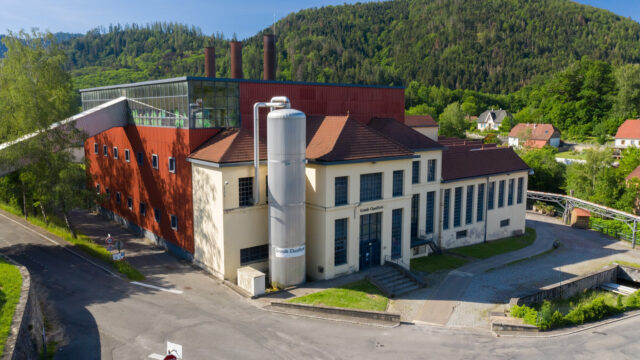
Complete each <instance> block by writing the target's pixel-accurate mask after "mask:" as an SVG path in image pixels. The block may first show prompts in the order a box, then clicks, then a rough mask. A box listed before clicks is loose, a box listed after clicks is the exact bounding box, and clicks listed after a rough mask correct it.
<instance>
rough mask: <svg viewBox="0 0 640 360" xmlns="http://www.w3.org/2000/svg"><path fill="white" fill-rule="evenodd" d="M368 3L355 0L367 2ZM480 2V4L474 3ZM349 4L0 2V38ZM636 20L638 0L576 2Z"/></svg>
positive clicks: (258, 16)
mask: <svg viewBox="0 0 640 360" xmlns="http://www.w3.org/2000/svg"><path fill="white" fill-rule="evenodd" d="M369 1H372V0H360V2H369ZM476 1H482V0H476ZM345 2H346V3H354V2H355V1H346V0H280V1H268V0H235V1H233V0H232V1H229V0H208V1H207V0H154V1H150V0H106V1H86V0H82V1H81V0H55V1H53V0H0V9H1V11H0V34H4V33H7V30H11V31H14V32H15V31H19V30H21V29H24V30H30V29H31V28H33V27H37V28H39V29H40V30H42V31H45V30H48V31H51V32H59V31H61V32H72V33H86V32H87V31H88V30H91V29H94V28H96V27H99V26H104V27H108V26H109V24H118V23H120V24H127V23H137V24H146V23H150V22H155V21H167V22H178V23H183V24H188V25H194V26H197V27H199V28H200V29H202V31H203V32H204V33H205V34H207V35H211V34H215V33H218V32H220V33H224V35H225V37H227V38H230V37H231V36H232V35H233V34H234V33H235V34H236V35H237V37H238V39H244V38H247V37H250V36H252V35H254V34H255V33H257V32H258V31H260V30H262V29H264V28H266V27H268V26H270V25H271V24H273V19H274V15H275V18H276V19H280V18H282V17H284V16H286V15H287V14H289V13H291V12H295V11H298V10H301V9H307V8H312V7H321V6H325V5H341V4H343V3H345ZM576 2H579V3H583V4H588V5H592V6H596V7H601V8H605V9H608V10H610V11H613V12H614V13H617V14H619V15H622V16H625V17H631V18H632V19H634V20H636V21H640V1H638V0H576Z"/></svg>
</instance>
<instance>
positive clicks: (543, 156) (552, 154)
mask: <svg viewBox="0 0 640 360" xmlns="http://www.w3.org/2000/svg"><path fill="white" fill-rule="evenodd" d="M557 152H558V150H556V149H555V148H552V147H548V146H547V147H544V148H542V149H523V150H518V153H519V155H520V157H521V158H522V160H524V162H525V163H527V165H529V167H531V169H533V175H530V176H529V186H528V187H529V189H531V190H538V191H546V192H553V193H561V192H562V191H561V189H562V188H563V185H564V182H565V171H566V166H565V165H564V164H562V163H559V162H557V161H556V154H557Z"/></svg>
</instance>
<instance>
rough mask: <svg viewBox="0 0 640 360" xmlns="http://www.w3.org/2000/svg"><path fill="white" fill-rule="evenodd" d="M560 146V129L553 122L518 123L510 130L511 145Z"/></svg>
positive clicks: (533, 146)
mask: <svg viewBox="0 0 640 360" xmlns="http://www.w3.org/2000/svg"><path fill="white" fill-rule="evenodd" d="M547 145H548V146H553V147H556V148H557V147H559V146H560V130H558V129H557V128H556V127H555V126H553V125H551V124H518V125H516V126H514V127H513V128H512V129H511V131H510V132H509V146H513V147H520V146H526V147H532V148H538V149H540V148H542V147H544V146H547Z"/></svg>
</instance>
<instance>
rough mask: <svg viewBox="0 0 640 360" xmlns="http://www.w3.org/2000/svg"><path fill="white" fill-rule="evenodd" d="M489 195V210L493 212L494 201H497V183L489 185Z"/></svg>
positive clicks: (493, 182)
mask: <svg viewBox="0 0 640 360" xmlns="http://www.w3.org/2000/svg"><path fill="white" fill-rule="evenodd" d="M488 191H489V192H488V194H487V209H489V210H493V201H494V199H495V194H496V182H495V181H492V182H490V183H489V190H488Z"/></svg>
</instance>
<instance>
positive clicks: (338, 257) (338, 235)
mask: <svg viewBox="0 0 640 360" xmlns="http://www.w3.org/2000/svg"><path fill="white" fill-rule="evenodd" d="M348 220H349V219H347V218H345V219H337V220H336V222H335V229H334V254H333V264H334V265H335V266H338V265H343V264H346V263H347V221H348Z"/></svg>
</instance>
